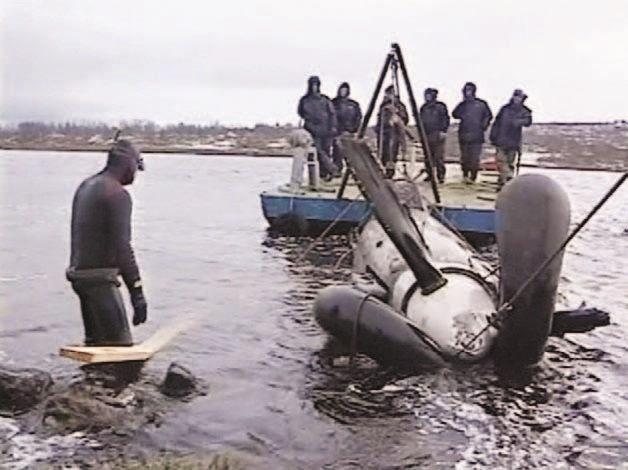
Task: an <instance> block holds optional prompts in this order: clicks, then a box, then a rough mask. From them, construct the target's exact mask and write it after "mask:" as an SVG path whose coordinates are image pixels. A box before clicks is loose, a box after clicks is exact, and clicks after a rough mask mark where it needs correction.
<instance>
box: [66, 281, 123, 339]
mask: <svg viewBox="0 0 628 470" xmlns="http://www.w3.org/2000/svg"><path fill="white" fill-rule="evenodd" d="M72 288H73V289H74V292H76V294H77V295H78V297H79V300H80V301H81V314H82V315H83V326H84V327H85V344H86V345H88V346H131V345H132V344H133V337H132V336H131V330H130V328H129V321H128V319H127V316H126V309H125V308H124V302H123V300H122V295H121V294H120V290H119V289H118V286H117V285H116V284H115V283H114V282H103V281H92V280H90V281H74V282H72Z"/></svg>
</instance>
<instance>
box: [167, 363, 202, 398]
mask: <svg viewBox="0 0 628 470" xmlns="http://www.w3.org/2000/svg"><path fill="white" fill-rule="evenodd" d="M198 385H199V382H198V380H197V379H196V377H194V375H193V374H192V372H190V371H189V370H188V369H186V368H185V367H183V366H182V365H180V364H177V363H176V362H173V363H172V364H170V367H168V372H167V373H166V378H165V379H164V381H163V383H162V384H161V392H162V393H163V394H164V395H166V396H169V397H173V398H182V397H187V396H189V395H191V394H193V393H196V392H197V391H198Z"/></svg>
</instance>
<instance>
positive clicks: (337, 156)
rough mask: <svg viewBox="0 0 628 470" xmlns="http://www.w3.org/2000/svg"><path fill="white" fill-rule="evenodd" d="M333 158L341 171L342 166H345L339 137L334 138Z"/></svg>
mask: <svg viewBox="0 0 628 470" xmlns="http://www.w3.org/2000/svg"><path fill="white" fill-rule="evenodd" d="M332 160H333V162H334V165H336V168H337V170H338V171H339V172H341V171H342V168H343V167H344V162H343V160H344V157H343V155H342V150H340V145H338V139H334V145H333V149H332Z"/></svg>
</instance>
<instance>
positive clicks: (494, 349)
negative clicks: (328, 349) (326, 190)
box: [314, 138, 609, 367]
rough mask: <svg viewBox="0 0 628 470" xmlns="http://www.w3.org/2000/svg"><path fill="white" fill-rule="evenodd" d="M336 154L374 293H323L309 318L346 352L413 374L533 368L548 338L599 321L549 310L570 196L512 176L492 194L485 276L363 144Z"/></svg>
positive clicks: (474, 257)
mask: <svg viewBox="0 0 628 470" xmlns="http://www.w3.org/2000/svg"><path fill="white" fill-rule="evenodd" d="M342 146H343V149H344V152H345V157H346V158H347V161H348V163H349V165H350V166H351V168H352V171H353V174H354V176H355V178H356V180H357V181H358V184H359V185H360V187H361V189H362V191H363V193H364V194H365V197H366V198H368V199H369V200H370V201H371V203H372V204H373V209H374V210H373V212H374V213H373V215H372V216H371V217H370V218H369V220H368V221H367V222H366V223H365V224H364V225H363V226H362V228H361V230H360V232H359V237H358V242H357V246H356V251H357V254H358V255H359V256H360V257H361V258H362V259H363V260H364V263H365V264H366V267H367V270H368V271H369V272H370V273H371V274H372V275H373V277H374V278H375V279H376V281H377V283H378V284H379V287H380V288H376V289H370V292H367V291H365V290H364V289H359V288H356V287H350V286H332V287H327V288H325V289H323V290H322V291H321V292H320V293H319V294H318V297H317V299H316V301H315V304H314V313H315V316H316V320H317V321H318V323H319V324H320V325H321V326H322V327H323V328H324V329H325V330H326V331H327V332H329V333H330V334H331V335H333V336H335V337H337V338H339V339H340V340H341V341H344V342H346V343H347V344H351V345H352V346H353V348H354V350H355V351H359V352H364V353H366V354H368V355H369V356H371V357H373V358H374V359H376V360H379V361H380V362H385V363H396V364H402V365H404V366H408V365H411V366H412V367H415V366H423V365H439V366H444V365H453V364H457V363H474V362H478V361H481V360H482V359H485V358H487V357H491V358H493V359H495V360H496V362H498V363H501V364H504V365H508V366H509V367H510V366H519V367H526V366H530V365H534V364H536V363H537V362H538V361H539V360H540V359H541V357H542V355H543V351H544V347H545V343H546V341H547V338H548V336H549V335H550V334H551V333H553V334H556V335H562V334H564V333H565V332H579V331H588V330H590V329H592V328H594V327H596V326H601V325H607V324H608V323H609V317H608V314H606V313H605V312H601V311H599V310H596V309H586V310H583V309H579V310H575V311H569V312H558V313H555V312H554V303H555V297H556V291H557V287H558V282H559V278H560V273H561V266H562V257H563V251H564V247H565V245H566V243H567V242H568V241H569V240H570V239H571V237H568V231H569V224H570V206H569V200H568V197H567V195H566V193H565V191H564V190H563V189H562V188H561V187H560V186H559V185H558V183H556V182H555V181H554V180H552V179H551V178H549V177H547V176H544V175H540V174H526V175H522V176H518V177H517V178H515V179H514V180H513V181H511V182H510V183H509V184H508V185H507V186H506V187H505V188H504V189H503V190H502V191H501V192H500V193H499V196H498V199H497V204H496V211H497V214H496V220H497V230H496V237H497V244H498V252H499V268H498V270H495V269H492V268H491V266H490V265H489V264H488V263H487V262H486V261H484V260H482V258H481V257H479V255H478V254H477V252H476V251H475V250H474V249H473V248H472V247H471V246H470V245H468V244H467V242H466V241H465V240H464V239H463V238H462V237H461V236H460V235H459V234H458V233H456V232H455V231H454V230H452V228H451V227H450V226H449V225H446V224H445V223H444V222H443V221H442V219H441V218H439V217H438V215H437V214H435V213H434V212H433V211H431V210H430V208H429V205H428V203H427V200H426V199H425V198H424V197H423V196H422V195H421V194H420V193H419V192H418V189H416V186H414V189H413V191H414V197H413V198H412V201H406V202H410V204H407V205H403V204H402V203H401V201H400V199H399V196H398V190H396V189H395V186H394V185H395V183H394V182H392V181H389V180H385V179H384V175H383V173H382V170H381V169H380V167H379V165H378V164H377V163H376V161H375V160H374V158H373V156H372V155H371V153H370V150H369V148H368V146H367V145H366V144H365V143H364V142H363V141H361V140H359V139H351V138H346V139H344V140H343V141H342ZM397 184H399V183H397ZM591 215H592V214H591ZM572 235H575V233H573V234H572Z"/></svg>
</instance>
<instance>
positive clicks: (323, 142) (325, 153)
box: [312, 136, 338, 178]
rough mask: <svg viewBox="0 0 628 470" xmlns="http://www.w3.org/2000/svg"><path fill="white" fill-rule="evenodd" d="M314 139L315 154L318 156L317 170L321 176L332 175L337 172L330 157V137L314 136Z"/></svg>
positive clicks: (331, 140) (331, 141)
mask: <svg viewBox="0 0 628 470" xmlns="http://www.w3.org/2000/svg"><path fill="white" fill-rule="evenodd" d="M312 138H313V139H314V145H315V146H316V155H317V156H318V171H319V174H320V176H321V178H326V177H328V176H333V175H334V174H336V173H337V172H338V168H336V165H334V162H333V161H332V159H331V147H332V143H333V140H334V139H333V138H332V137H316V136H312Z"/></svg>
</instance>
